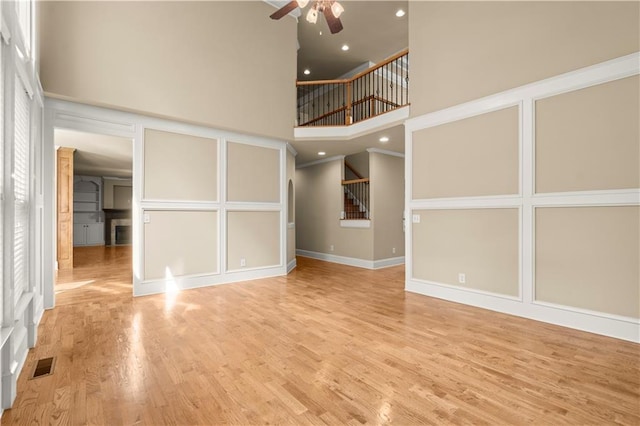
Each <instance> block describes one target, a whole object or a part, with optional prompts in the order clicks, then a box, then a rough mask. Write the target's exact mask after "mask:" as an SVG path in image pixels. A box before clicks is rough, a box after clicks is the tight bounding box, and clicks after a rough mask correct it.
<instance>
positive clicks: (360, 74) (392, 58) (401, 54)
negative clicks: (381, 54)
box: [296, 49, 409, 86]
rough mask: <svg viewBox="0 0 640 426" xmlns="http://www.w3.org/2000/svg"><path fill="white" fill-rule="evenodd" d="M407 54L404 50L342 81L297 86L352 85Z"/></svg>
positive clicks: (407, 51) (406, 50)
mask: <svg viewBox="0 0 640 426" xmlns="http://www.w3.org/2000/svg"><path fill="white" fill-rule="evenodd" d="M407 53H409V49H404V50H403V51H401V52H398V53H396V54H395V55H393V56H390V57H388V58H387V59H385V60H384V61H382V62H380V63H379V64H377V65H374V66H373V67H371V68H367V69H366V70H364V71H361V72H359V73H358V74H356V75H354V76H353V77H351V78H343V79H340V80H315V81H296V86H313V85H316V84H318V85H320V84H345V83H352V82H353V81H354V80H357V79H359V78H360V77H362V76H363V75H367V74H369V73H371V72H373V71H375V70H377V69H380V68H382V67H384V66H385V65H388V64H390V63H391V62H393V61H395V60H396V59H398V58H401V57H403V56H404V55H406V54H407Z"/></svg>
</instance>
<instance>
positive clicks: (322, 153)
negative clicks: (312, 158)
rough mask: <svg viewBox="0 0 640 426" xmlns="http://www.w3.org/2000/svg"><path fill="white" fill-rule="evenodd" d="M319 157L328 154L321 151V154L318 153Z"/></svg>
mask: <svg viewBox="0 0 640 426" xmlns="http://www.w3.org/2000/svg"><path fill="white" fill-rule="evenodd" d="M318 155H327V153H326V152H324V151H320V152H319V153H318Z"/></svg>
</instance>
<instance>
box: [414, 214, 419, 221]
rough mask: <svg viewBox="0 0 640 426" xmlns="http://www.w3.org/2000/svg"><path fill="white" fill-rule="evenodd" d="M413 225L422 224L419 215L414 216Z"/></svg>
mask: <svg viewBox="0 0 640 426" xmlns="http://www.w3.org/2000/svg"><path fill="white" fill-rule="evenodd" d="M413 223H420V215H419V214H414V215H413Z"/></svg>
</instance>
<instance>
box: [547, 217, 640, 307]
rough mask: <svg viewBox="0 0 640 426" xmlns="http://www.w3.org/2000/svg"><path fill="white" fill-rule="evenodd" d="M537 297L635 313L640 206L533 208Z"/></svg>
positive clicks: (639, 303) (639, 295)
mask: <svg viewBox="0 0 640 426" xmlns="http://www.w3.org/2000/svg"><path fill="white" fill-rule="evenodd" d="M535 218H536V225H535V229H536V249H535V256H536V263H535V268H536V269H535V289H536V300H540V301H543V302H551V303H557V304H560V305H566V306H573V307H576V308H583V309H589V310H593V311H599V312H606V313H610V314H615V315H622V316H627V317H633V318H640V272H639V266H638V265H640V244H639V241H638V239H639V238H640V208H639V207H637V206H625V207H564V208H537V209H536V215H535Z"/></svg>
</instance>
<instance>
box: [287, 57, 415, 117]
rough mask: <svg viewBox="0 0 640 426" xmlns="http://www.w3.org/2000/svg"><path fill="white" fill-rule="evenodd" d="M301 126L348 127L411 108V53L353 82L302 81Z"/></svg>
mask: <svg viewBox="0 0 640 426" xmlns="http://www.w3.org/2000/svg"><path fill="white" fill-rule="evenodd" d="M296 86H297V92H298V94H297V95H298V117H297V123H298V126H300V127H304V126H348V125H350V124H354V123H357V122H360V121H362V120H366V119H368V118H372V117H375V116H378V115H380V114H384V113H385V112H389V111H393V110H395V109H397V108H401V107H403V106H407V105H409V51H408V50H404V51H402V52H400V53H398V54H397V55H394V56H392V57H390V58H389V59H386V60H385V61H383V62H382V63H380V64H378V65H376V66H374V67H372V68H369V69H368V70H365V71H363V72H361V73H359V74H356V75H355V76H354V77H352V78H350V79H343V80H320V81H299V82H297V83H296Z"/></svg>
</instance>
